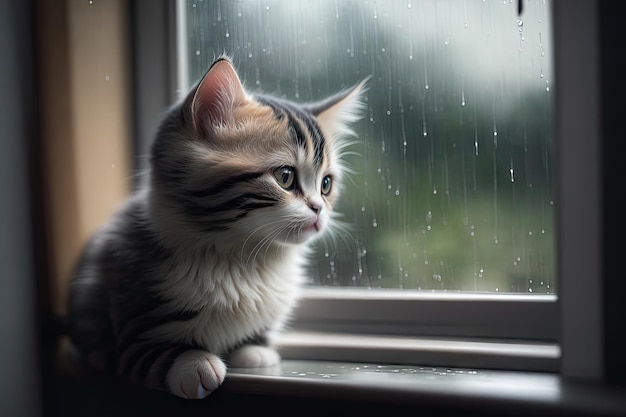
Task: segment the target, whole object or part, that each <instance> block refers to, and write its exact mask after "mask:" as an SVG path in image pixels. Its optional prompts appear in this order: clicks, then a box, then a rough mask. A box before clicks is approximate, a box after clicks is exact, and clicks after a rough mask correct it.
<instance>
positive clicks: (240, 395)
mask: <svg viewBox="0 0 626 417" xmlns="http://www.w3.org/2000/svg"><path fill="white" fill-rule="evenodd" d="M284 342H285V343H284V345H283V347H282V348H281V352H283V355H284V352H285V350H284V349H285V347H286V346H287V342H286V339H284ZM346 349H347V348H346ZM64 351H65V354H63V352H64ZM346 353H347V350H346ZM55 369H56V371H55V372H54V374H53V376H52V379H48V378H45V380H46V381H47V382H48V384H47V389H46V390H45V392H46V394H47V396H48V397H47V400H46V404H45V405H46V407H45V408H46V411H48V412H49V413H46V415H63V416H65V417H72V416H82V415H93V416H103V417H104V416H117V417H125V416H133V417H141V416H146V417H147V416H150V417H154V416H161V415H163V416H165V415H167V416H172V415H184V416H185V417H192V416H205V415H207V413H210V414H211V413H214V412H217V411H218V410H219V411H224V412H225V414H228V415H255V414H264V413H265V412H270V413H271V414H272V415H273V416H278V415H294V414H295V413H294V410H297V415H299V416H314V415H315V416H317V415H359V416H361V417H364V416H378V415H415V414H416V413H417V412H418V411H419V415H427V416H432V415H446V416H455V415H459V416H461V415H462V416H463V417H467V416H468V415H474V414H480V415H507V416H511V415H533V416H537V415H550V416H555V415H568V416H571V415H577V416H583V415H593V416H626V389H625V388H626V387H619V388H617V387H609V386H605V385H601V384H591V383H583V382H579V381H572V380H565V379H563V378H561V377H560V376H559V375H558V374H556V373H539V372H521V371H495V370H479V369H472V368H467V367H466V368H459V367H432V366H410V365H382V364H377V363H375V362H358V361H355V360H354V359H353V360H352V361H347V360H346V361H343V362H340V361H321V360H318V361H314V360H295V359H286V358H284V359H283V361H282V362H281V364H280V365H279V366H277V367H274V368H267V369H234V368H233V369H230V370H229V372H228V375H227V377H226V380H225V381H224V384H223V385H222V387H221V388H220V389H219V390H217V391H216V392H215V393H213V394H212V395H210V396H209V397H207V398H206V399H205V400H202V401H187V400H181V399H179V398H177V397H174V396H172V395H168V394H164V393H162V392H155V391H149V390H145V389H141V388H138V387H136V386H133V385H130V384H128V383H125V382H123V381H121V380H119V379H117V378H114V377H109V376H106V375H101V374H93V373H90V372H87V371H85V370H84V369H81V368H80V367H79V366H77V364H76V363H75V362H72V360H71V358H70V357H69V356H67V351H66V350H65V349H64V348H62V349H61V352H60V355H59V358H58V362H57V364H56V367H55ZM346 410H349V413H346V412H345V411H346Z"/></svg>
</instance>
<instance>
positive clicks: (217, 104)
mask: <svg viewBox="0 0 626 417" xmlns="http://www.w3.org/2000/svg"><path fill="white" fill-rule="evenodd" d="M190 98H191V103H190V110H191V114H192V117H193V123H194V126H195V128H196V129H197V130H199V131H202V130H205V129H209V128H210V127H211V126H215V125H221V124H226V123H228V122H230V121H232V120H233V112H234V109H235V108H236V107H237V106H238V105H241V103H242V102H243V101H245V99H246V93H245V91H244V88H243V85H242V84H241V80H239V76H238V75H237V72H236V71H235V68H234V67H233V65H232V64H231V62H230V61H229V60H228V59H227V58H220V59H218V60H217V61H215V63H213V65H212V66H211V68H210V69H209V71H208V72H207V73H206V74H205V76H204V78H202V80H201V81H200V83H199V84H198V87H197V88H196V90H195V92H194V93H193V94H192V96H191V97H190Z"/></svg>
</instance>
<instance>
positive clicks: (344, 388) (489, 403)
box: [223, 360, 626, 416]
mask: <svg viewBox="0 0 626 417" xmlns="http://www.w3.org/2000/svg"><path fill="white" fill-rule="evenodd" d="M223 391H224V393H228V394H234V395H252V396H270V397H271V396H280V397H286V398H292V399H293V398H295V399H299V400H302V401H304V400H309V401H313V402H315V401H341V402H342V403H343V404H344V405H345V404H358V406H360V407H362V408H363V410H366V411H367V410H368V409H369V410H373V409H375V407H380V406H384V407H390V409H388V411H389V412H391V411H393V413H391V414H396V415H397V413H396V411H398V410H406V411H409V410H411V409H412V410H413V412H415V411H416V410H419V409H421V410H423V411H428V412H429V413H437V414H438V413H445V414H446V415H450V413H453V414H455V413H456V412H459V413H461V414H462V415H468V413H471V414H474V413H480V414H492V413H495V414H498V413H499V412H506V415H522V414H523V415H544V414H549V415H551V416H554V415H568V416H569V415H593V416H624V415H626V390H625V389H624V387H621V388H612V387H607V386H602V385H599V384H590V383H583V382H577V381H566V380H564V379H563V378H561V377H560V376H558V375H557V374H549V373H532V372H511V371H486V370H468V369H459V368H436V367H418V366H406V365H376V364H372V363H367V364H364V363H354V362H327V361H302V360H283V362H282V363H281V365H280V366H279V367H275V368H271V369H231V370H230V373H229V375H228V377H227V378H226V381H225V383H224V386H223ZM370 407H374V408H370ZM368 415H369V414H368Z"/></svg>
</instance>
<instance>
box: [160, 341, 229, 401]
mask: <svg viewBox="0 0 626 417" xmlns="http://www.w3.org/2000/svg"><path fill="white" fill-rule="evenodd" d="M225 377H226V365H224V362H222V360H221V359H220V358H218V357H217V356H215V355H214V354H212V353H209V352H205V351H203V350H190V351H188V352H185V353H183V354H182V355H180V356H179V357H178V358H176V360H175V361H174V364H173V365H172V368H171V369H170V370H169V372H168V373H167V385H168V388H169V390H170V392H171V393H172V394H174V395H177V396H179V397H182V398H187V399H201V398H204V397H206V396H207V395H209V394H210V393H211V392H213V391H215V389H216V388H217V387H219V386H220V385H221V383H222V382H223V381H224V378H225Z"/></svg>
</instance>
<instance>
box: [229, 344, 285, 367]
mask: <svg viewBox="0 0 626 417" xmlns="http://www.w3.org/2000/svg"><path fill="white" fill-rule="evenodd" d="M228 363H229V364H230V366H231V367H233V368H267V367H270V366H275V365H278V364H279V363H280V355H279V354H278V352H276V351H275V350H274V349H272V348H268V347H265V346H258V345H246V346H243V347H240V348H239V349H237V350H235V351H234V352H232V353H231V354H230V355H229V357H228Z"/></svg>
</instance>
